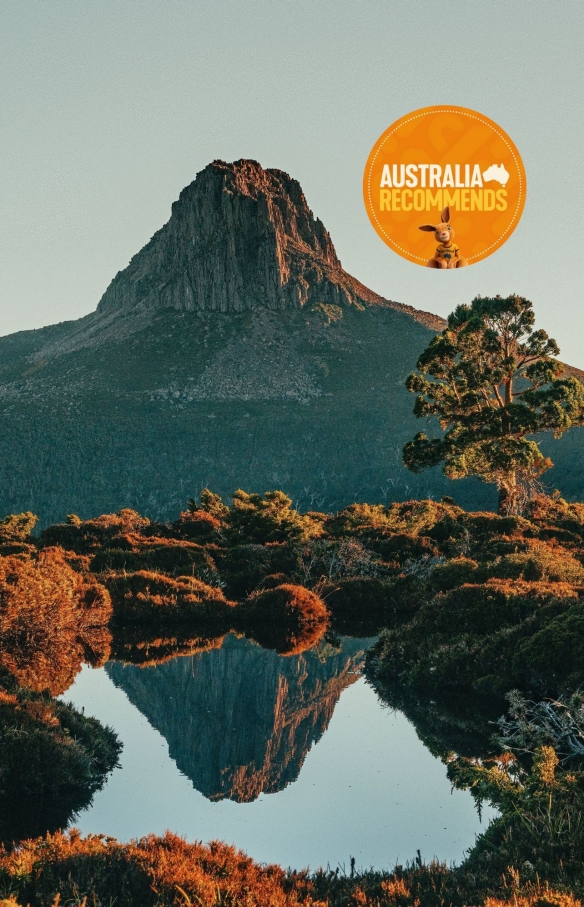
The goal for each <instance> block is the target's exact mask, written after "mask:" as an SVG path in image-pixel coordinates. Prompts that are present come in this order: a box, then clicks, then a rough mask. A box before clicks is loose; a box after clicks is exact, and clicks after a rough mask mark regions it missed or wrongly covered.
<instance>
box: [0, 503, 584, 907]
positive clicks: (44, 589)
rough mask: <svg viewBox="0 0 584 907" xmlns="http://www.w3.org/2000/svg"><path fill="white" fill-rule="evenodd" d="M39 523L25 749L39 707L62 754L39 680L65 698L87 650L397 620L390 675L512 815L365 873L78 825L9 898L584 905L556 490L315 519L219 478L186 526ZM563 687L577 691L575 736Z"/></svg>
mask: <svg viewBox="0 0 584 907" xmlns="http://www.w3.org/2000/svg"><path fill="white" fill-rule="evenodd" d="M33 528H34V517H33V516H32V515H31V514H22V515H15V516H11V517H8V518H6V519H5V520H4V521H3V522H2V523H1V524H0V633H1V636H0V666H1V667H2V668H3V669H4V671H5V672H6V678H7V680H6V683H5V684H4V687H3V690H4V692H3V694H2V695H4V696H5V697H7V699H6V702H5V704H4V705H3V706H2V708H4V709H7V710H8V711H7V712H5V713H4V718H3V720H2V724H1V727H2V729H3V730H2V733H4V734H5V736H4V737H3V738H2V747H3V748H4V747H6V746H7V745H8V744H7V743H6V740H8V738H7V737H6V733H7V729H8V728H9V727H10V726H11V725H10V721H11V720H12V718H10V717H9V716H12V715H13V714H14V713H16V712H18V714H19V718H18V721H21V722H24V721H25V722H29V723H30V722H31V721H33V718H32V717H31V716H32V715H33V713H34V715H35V716H37V718H38V720H37V718H35V719H34V720H35V721H37V724H39V722H40V724H39V727H40V731H39V730H38V728H36V725H35V733H37V732H38V734H39V735H40V736H39V737H38V739H39V740H40V739H41V738H42V734H46V733H49V731H48V730H47V728H52V730H50V734H52V735H53V738H52V740H53V745H54V748H55V747H56V748H57V750H58V747H59V746H61V744H62V740H61V736H59V735H61V730H60V727H61V723H62V722H63V721H64V718H63V717H62V716H61V713H58V711H56V709H57V706H56V704H55V703H54V700H51V699H50V698H49V697H48V696H47V695H46V694H44V695H43V696H41V695H40V693H39V692H37V693H32V692H26V693H25V692H24V691H23V690H22V687H23V686H26V687H28V688H29V690H37V691H42V690H46V691H49V692H51V693H53V695H54V694H55V693H56V692H60V691H61V690H62V689H64V688H65V686H67V685H68V684H69V683H70V682H71V680H72V678H73V676H74V674H75V672H76V671H77V670H78V669H79V666H80V664H81V662H82V661H86V662H89V663H91V664H99V663H101V662H102V661H103V660H104V659H105V658H106V657H108V655H111V656H113V657H114V658H115V659H119V660H121V661H125V662H130V663H134V664H137V665H143V666H145V665H150V664H156V663H158V662H160V661H164V660H166V659H168V658H171V657H175V656H176V655H179V654H191V653H193V652H197V651H203V650H205V649H208V648H213V647H217V646H219V645H220V644H221V641H222V638H223V636H224V634H225V633H227V632H229V631H230V630H234V631H236V632H237V633H244V634H245V635H248V636H250V637H251V638H252V639H254V640H256V641H257V642H258V643H259V644H260V645H263V646H266V647H270V648H274V649H275V650H276V651H278V652H279V653H281V654H293V653H298V652H301V651H303V650H305V649H307V648H310V647H311V646H312V645H314V644H315V643H316V642H317V641H318V640H319V639H321V638H322V636H323V634H324V633H325V632H326V631H327V630H328V629H331V630H332V631H333V632H335V631H336V632H338V631H339V630H345V631H347V630H349V632H352V631H353V632H358V633H359V634H360V635H374V634H376V633H377V632H378V631H380V630H381V631H382V632H381V634H380V637H379V641H378V642H377V644H376V645H375V646H374V647H373V649H372V650H371V651H370V654H369V656H368V660H367V668H366V671H367V675H368V678H369V680H370V681H371V682H372V683H373V684H374V685H375V687H376V689H377V690H378V692H379V693H380V695H381V696H382V697H383V698H384V699H385V700H386V701H387V702H388V703H389V704H390V705H393V706H396V707H399V708H401V709H403V710H404V711H405V712H406V714H407V715H408V717H410V718H411V720H412V721H413V722H414V723H415V725H416V728H417V730H418V733H419V734H420V736H421V737H422V739H423V740H424V742H425V743H426V744H427V745H428V746H429V747H430V748H431V750H432V751H433V752H434V753H435V754H437V755H440V756H441V757H442V758H443V759H444V761H445V762H446V763H447V765H448V772H449V775H450V777H451V779H452V781H453V783H454V784H455V785H456V786H458V787H462V788H469V789H470V790H471V791H472V792H473V795H474V796H475V797H476V798H477V800H478V801H481V800H488V801H489V802H491V803H494V804H495V805H496V806H497V807H498V809H499V811H500V817H499V818H498V819H496V820H495V821H494V822H493V823H492V824H491V825H490V827H489V828H488V829H487V831H486V832H485V833H484V834H483V835H482V836H481V837H480V838H479V839H478V841H477V843H476V845H475V847H474V848H473V849H472V851H471V852H470V853H469V855H468V857H467V859H466V860H465V862H464V863H463V864H462V865H461V866H460V867H458V868H457V869H455V870H452V869H447V868H446V867H444V866H441V865H439V864H436V863H433V864H430V865H424V864H422V862H421V861H420V860H418V861H417V862H416V863H414V864H413V865H411V866H409V867H406V868H401V869H400V868H397V869H396V870H395V871H394V872H393V873H391V874H390V873H375V872H370V873H361V874H359V873H355V872H353V873H352V874H351V875H347V876H344V875H342V874H340V873H338V872H337V873H335V872H329V871H320V872H317V873H314V874H312V875H308V874H303V873H285V872H283V871H282V870H281V869H279V868H277V867H263V866H258V865H257V864H255V863H253V861H251V860H249V859H248V858H247V857H244V856H243V855H241V854H238V853H237V852H236V851H234V850H232V849H231V848H227V847H226V846H225V845H219V844H217V845H211V846H210V847H209V848H205V847H202V846H201V845H199V844H186V843H185V842H183V841H181V840H180V839H178V838H175V837H172V836H167V837H166V838H164V839H158V838H154V837H149V838H147V839H144V840H143V841H140V842H134V843H132V844H127V845H126V844H118V843H117V842H114V841H111V840H105V839H101V838H88V839H85V840H82V839H81V838H80V837H79V836H77V835H75V834H74V835H73V836H72V837H67V836H62V835H57V836H55V837H53V838H50V839H48V840H46V841H44V842H42V841H40V840H36V841H33V842H30V843H28V844H23V845H22V846H21V847H20V848H19V849H17V850H14V851H12V852H11V853H10V854H6V855H5V856H4V857H3V858H2V861H1V863H0V884H1V885H3V886H4V889H2V888H0V894H2V893H4V894H6V896H8V895H11V894H14V895H15V897H16V900H17V903H19V904H21V905H23V907H24V905H25V904H27V903H30V904H31V907H32V905H33V904H39V905H41V904H42V905H44V904H47V905H49V904H52V903H53V900H54V898H55V897H56V895H59V897H60V899H61V903H65V902H66V901H68V900H69V901H71V902H72V903H81V902H82V900H83V898H84V897H85V896H87V897H88V901H87V903H88V904H95V905H96V907H98V905H101V904H110V903H112V902H113V899H114V898H115V899H116V900H115V903H116V904H119V905H122V907H123V905H125V904H128V905H129V904H138V903H139V904H152V905H166V904H169V905H170V904H209V905H211V904H213V905H215V904H219V903H221V904H226V905H233V907H235V905H239V904H247V905H254V904H258V905H260V904H261V905H264V904H274V905H278V904H282V905H284V904H290V905H294V904H303V905H313V907H316V905H317V904H319V905H328V907H349V905H350V907H357V905H364V907H385V905H395V907H410V905H411V907H421V905H424V907H426V905H429V907H434V905H435V907H445V905H452V907H463V905H468V904H473V905H479V904H485V907H487V905H488V907H498V905H499V904H500V903H503V902H504V903H509V902H510V903H512V904H515V905H516V907H545V905H547V907H551V905H555V907H577V902H576V901H575V900H574V898H573V897H572V895H571V894H569V892H572V893H574V894H575V895H577V896H579V897H580V896H582V894H583V893H584V877H583V875H582V869H581V865H582V859H581V855H582V853H584V821H583V819H582V815H583V811H584V770H582V764H581V759H580V751H579V749H578V746H579V744H578V745H576V744H575V745H574V747H575V748H574V752H569V753H568V754H567V755H566V754H565V753H563V751H562V749H561V746H562V741H563V740H564V738H566V735H567V736H569V735H570V734H571V735H572V738H573V739H576V737H575V736H574V735H575V734H576V731H577V729H578V728H580V724H582V726H583V727H584V715H582V716H580V711H581V709H580V705H579V700H578V699H577V696H576V699H574V696H575V695H576V694H577V691H578V688H579V687H580V686H581V685H582V684H583V683H584V643H583V642H582V640H584V505H580V504H569V503H567V502H565V501H563V500H562V499H561V498H560V497H559V496H557V495H556V496H555V497H553V498H550V497H545V496H539V497H535V498H534V499H532V501H531V502H530V503H529V506H528V507H527V508H526V509H525V511H524V514H523V515H522V516H504V515H503V516H502V515H496V514H493V513H489V512H485V513H468V512H465V511H463V510H462V509H461V508H460V507H457V506H456V505H455V504H454V502H453V501H452V500H451V499H443V500H442V501H440V502H435V501H410V502H406V503H401V504H392V505H390V506H383V505H371V504H354V505H351V506H350V507H347V508H345V509H344V510H342V511H340V512H339V513H337V514H333V515H326V514H321V513H309V514H299V513H298V512H297V511H295V510H294V509H293V507H292V504H291V501H290V499H288V498H286V496H285V495H283V494H282V493H281V492H269V493H266V494H264V495H249V494H246V493H244V492H242V491H239V492H237V493H236V495H235V496H234V500H233V503H232V505H231V506H228V505H227V504H225V503H224V502H223V501H222V500H221V499H220V498H219V497H218V496H217V495H214V494H213V493H212V492H210V491H208V490H205V491H203V493H202V494H201V497H200V500H199V501H191V502H189V508H188V509H187V510H185V511H184V512H183V513H181V514H180V516H179V517H178V519H177V520H175V521H174V522H172V523H155V522H151V521H150V520H147V519H145V518H143V517H141V516H140V515H139V514H137V513H135V512H134V511H131V510H123V511H120V513H118V514H109V515H104V516H102V517H99V518H97V519H92V520H81V519H79V518H78V517H75V516H71V517H69V519H68V521H67V523H64V524H61V525H57V526H52V527H50V528H49V529H46V530H44V532H42V533H41V534H40V536H39V537H38V538H35V537H34V536H33V535H32V530H33ZM110 634H111V636H110ZM16 683H18V684H20V685H21V686H20V687H18V686H17V685H16ZM10 684H12V687H11V688H10ZM514 689H515V690H517V691H519V692H517V693H514V694H512V708H511V712H510V714H511V717H510V718H509V719H507V723H506V724H504V726H503V725H501V727H500V728H499V734H498V736H497V731H496V728H497V725H496V722H495V719H497V718H498V717H499V716H500V715H501V714H502V712H504V711H506V710H507V709H508V704H507V702H506V699H505V697H506V696H507V697H508V698H509V694H510V691H512V690H514ZM578 695H579V694H578ZM35 696H36V697H37V698H36V699H35V698H34V697H35ZM513 696H514V697H515V698H514V699H513ZM11 697H12V698H11ZM27 697H28V698H27ZM522 697H523V698H522ZM525 697H531V698H530V699H529V703H528V701H527V699H525ZM545 697H556V699H555V700H554V701H556V706H554V708H555V709H556V712H557V714H560V712H561V715H562V721H563V724H562V734H563V737H562V739H560V736H559V734H556V736H554V734H555V731H554V728H555V727H556V725H557V723H558V722H557V721H556V713H551V712H550V711H549V708H551V706H550V707H548V706H546V705H545V703H544V698H545ZM510 701H511V700H510ZM29 703H30V704H29ZM526 703H527V704H526ZM542 703H543V704H542ZM59 708H60V705H59ZM513 709H514V711H513ZM546 709H547V711H546ZM31 710H32V711H31ZM35 710H36V711H35ZM63 715H65V713H63ZM39 716H40V717H39ZM55 716H56V717H55ZM526 716H528V718H527V717H526ZM534 716H535V717H534ZM78 718H79V716H78ZM580 718H582V721H580ZM67 720H69V721H73V720H74V717H69V718H68V719H67ZM538 721H539V722H540V725H541V727H540V725H538V724H537V722H538ZM47 722H48V723H47ZM51 722H52V723H51ZM55 722H56V723H55ZM493 722H495V723H493ZM546 722H547V723H546ZM554 722H555V724H554ZM578 722H580V724H578ZM27 726H28V725H27ZM534 728H535V730H534ZM550 729H551V730H550ZM575 729H576V730H575ZM102 730H103V729H102ZM536 730H537V734H536ZM41 732H42V733H41ZM579 732H580V731H579V730H578V733H579ZM104 733H107V732H104ZM538 734H539V736H538ZM530 735H531V736H530ZM97 737H98V732H97V731H96V738H97ZM31 739H32V738H31ZM78 739H79V735H77V737H76V741H77V740H78ZM104 739H105V738H104ZM579 739H580V738H578V740H579ZM582 739H583V740H584V737H583V738H582ZM517 741H522V742H521V745H519V743H517ZM110 744H111V746H110V749H109V750H108V752H109V759H110V761H109V762H107V761H104V760H102V762H101V763H100V765H101V769H100V771H101V774H100V773H99V772H97V773H96V777H99V778H101V779H103V777H104V774H103V772H104V771H105V770H106V768H107V766H111V764H112V763H111V759H112V758H113V755H114V749H115V746H116V745H117V743H116V742H115V738H114V739H113V740H112V741H110ZM23 745H24V744H23ZM35 745H36V744H35ZM63 745H64V744H63ZM31 746H32V744H31ZM112 747H113V749H112ZM6 751H7V752H10V750H6ZM33 751H34V750H33V749H31V752H33ZM81 751H82V752H81V756H80V757H79V758H82V757H83V758H85V757H87V758H89V757H90V756H91V752H90V750H89V749H88V750H87V751H86V752H85V755H83V753H84V751H83V746H81ZM58 752H60V750H58ZM581 755H582V756H584V744H583V747H582V754H581ZM115 756H117V750H115ZM25 760H26V757H25V756H23V757H22V761H23V762H24V761H25ZM579 760H580V761H579ZM54 761H55V764H57V766H59V765H60V764H61V763H59V760H58V759H57V758H55V760H54ZM114 761H115V760H114ZM15 764H16V763H15ZM65 764H66V762H62V765H65ZM59 771H60V768H59V767H57V768H56V769H55V777H56V778H59V777H61V776H60V775H59ZM47 772H48V773H49V774H50V771H49V769H47ZM25 774H26V773H24V774H23V778H21V779H20V780H19V781H18V782H17V783H16V782H15V788H14V789H15V790H17V789H19V785H20V789H23V788H22V785H23V783H24V775H25ZM33 774H36V775H38V776H39V777H41V775H42V772H41V770H40V769H39V768H35V770H34V773H33ZM47 777H48V775H47ZM88 790H89V788H86V789H85V795H87V791H88ZM89 796H90V794H89ZM69 812H70V811H69ZM46 827H47V828H49V827H51V826H49V824H47V826H46ZM52 827H53V828H54V827H57V826H55V825H53V826H52ZM5 838H6V835H5ZM31 867H34V871H33V869H31ZM546 886H551V887H550V888H548V887H546ZM75 899H77V900H75Z"/></svg>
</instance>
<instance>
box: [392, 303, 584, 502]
mask: <svg viewBox="0 0 584 907" xmlns="http://www.w3.org/2000/svg"><path fill="white" fill-rule="evenodd" d="M534 321H535V318H534V313H533V306H532V303H531V302H529V300H528V299H525V298H524V297H522V296H509V297H507V298H505V299H503V298H502V297H501V296H495V297H494V298H491V299H488V298H486V299H484V298H482V297H480V296H477V298H476V299H474V300H473V301H472V303H471V305H470V306H469V305H460V306H458V307H457V308H456V309H455V311H454V312H453V313H452V314H451V315H450V316H449V318H448V323H447V326H446V328H445V329H444V330H443V331H442V333H440V334H437V335H436V336H435V337H434V338H433V339H432V341H431V342H430V344H429V345H428V347H427V348H426V349H425V350H424V352H423V353H422V355H421V356H420V358H419V360H418V363H417V369H418V370H417V372H414V374H412V375H410V376H409V377H408V379H407V381H406V387H407V388H408V390H410V391H412V392H413V393H416V394H418V397H417V399H416V403H415V406H414V413H415V415H416V416H418V417H420V418H424V417H425V418H431V417H437V419H438V422H439V424H440V427H441V429H442V432H443V434H442V436H441V437H438V438H428V437H427V435H426V434H424V433H423V432H421V433H419V434H417V435H416V437H415V438H414V439H413V441H409V442H408V443H407V444H406V445H405V447H404V449H403V462H404V464H405V465H406V466H407V467H408V469H411V470H412V471H413V472H420V471H421V470H423V469H426V468H428V467H431V466H436V465H438V464H440V463H441V464H443V472H444V473H445V475H447V476H448V477H449V478H451V479H460V478H464V477H466V476H478V477H479V478H481V479H483V480H484V481H486V482H492V483H495V484H496V485H497V487H498V489H499V512H500V513H507V514H510V513H519V512H521V509H522V507H523V505H524V503H525V500H526V496H528V495H529V492H530V489H532V488H533V487H534V485H535V483H536V481H537V479H538V478H539V477H540V476H541V475H542V473H543V472H545V470H546V469H549V467H550V466H552V465H553V464H552V462H551V460H550V459H549V458H547V457H545V456H544V455H543V454H542V452H541V450H540V448H539V444H538V442H537V440H536V439H535V438H534V435H537V434H539V433H540V432H552V433H553V435H554V437H556V438H559V437H560V436H561V435H562V434H563V432H565V431H567V430H568V429H569V428H571V427H572V426H574V425H582V424H584V385H583V384H582V383H581V382H580V381H579V380H578V379H577V378H574V377H571V376H569V375H567V374H566V372H565V366H563V365H562V363H561V362H558V361H557V359H556V358H555V357H556V356H557V355H558V353H559V348H558V345H557V343H556V342H555V340H552V339H551V338H550V337H548V335H547V333H546V332H545V331H543V330H537V331H536V330H534Z"/></svg>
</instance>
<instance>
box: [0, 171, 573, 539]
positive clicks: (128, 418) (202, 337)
mask: <svg viewBox="0 0 584 907" xmlns="http://www.w3.org/2000/svg"><path fill="white" fill-rule="evenodd" d="M443 325H444V322H443V320H442V319H440V318H438V317H437V316H435V315H432V314H430V313H426V312H420V311H417V310H415V309H413V308H411V307H409V306H406V305H402V304H400V303H397V302H394V301H391V300H388V299H383V298H382V297H380V296H378V295H377V294H375V293H373V292H372V291H371V290H369V289H367V288H366V287H365V286H363V284H361V283H360V282H359V281H358V280H356V279H355V278H354V277H352V276H351V275H349V274H347V272H346V271H344V270H343V268H342V266H341V263H340V261H339V259H338V257H337V254H336V252H335V248H334V245H333V243H332V240H331V238H330V236H329V234H328V231H327V230H326V229H325V227H324V226H323V224H322V223H321V221H320V220H318V218H315V217H314V216H313V214H312V211H311V210H310V208H309V207H308V204H307V201H306V199H305V197H304V194H303V192H302V189H301V187H300V185H299V184H298V182H297V181H296V180H294V179H292V178H291V177H290V176H288V175H287V174H286V173H283V172H282V171H280V170H264V169H263V168H262V167H261V166H260V165H259V164H258V163H256V162H255V161H248V160H240V161H237V162H235V163H231V164H227V163H224V162H223V161H215V162H214V163H212V164H210V165H209V166H208V167H206V168H205V169H204V170H202V171H201V173H199V174H198V176H197V178H196V179H195V180H194V182H193V183H191V184H190V185H189V186H187V187H186V188H185V189H184V190H183V191H182V192H181V194H180V197H179V199H178V200H177V201H176V202H175V203H174V205H173V206H172V212H171V217H170V219H169V221H168V222H167V223H166V224H165V225H164V226H163V227H162V228H161V229H160V230H159V231H158V232H157V233H155V235H154V236H153V237H152V239H151V240H150V242H149V243H147V245H146V246H145V247H144V248H143V249H142V250H141V251H140V252H138V253H137V254H136V255H135V256H134V257H133V258H132V260H131V261H130V263H129V265H128V266H127V267H126V268H125V269H124V270H123V271H120V272H119V273H118V274H117V275H116V276H115V277H114V279H113V280H112V282H111V284H110V286H109V287H108V288H107V290H106V292H105V293H104V295H103V297H102V299H101V301H100V302H99V305H98V306H97V309H96V311H95V312H93V313H92V314H90V315H87V316H85V317H84V318H80V319H79V320H77V321H71V322H64V323H61V324H57V325H53V326H50V327H46V328H42V329H40V330H36V331H24V332H20V333H18V334H12V335H10V336H8V337H4V338H0V420H1V430H2V459H1V461H0V493H1V495H2V504H1V509H2V510H3V511H4V512H9V511H22V510H33V511H35V512H37V513H38V514H39V515H40V517H41V521H42V523H44V524H46V523H47V522H52V521H55V520H60V519H63V518H64V517H65V516H66V515H67V513H70V512H72V511H75V512H78V513H79V515H80V516H82V517H89V516H93V515H95V514H98V513H103V512H104V511H107V510H118V509H119V508H121V507H128V506H130V507H135V508H136V509H139V510H141V511H142V512H144V513H146V514H148V515H149V516H152V517H156V518H166V517H168V516H171V515H173V514H174V513H176V511H177V510H178V509H179V508H180V507H181V506H184V502H185V500H186V498H187V497H192V496H196V495H197V493H198V491H199V490H200V489H201V488H202V487H204V486H205V485H207V486H210V487H211V488H213V490H215V491H217V492H219V493H221V494H224V495H229V494H230V493H232V492H233V491H234V490H235V489H236V488H238V487H243V488H245V489H246V490H248V491H260V492H263V491H265V490H268V489H271V488H281V489H282V490H284V491H286V492H287V493H288V494H289V495H290V496H291V497H292V498H293V500H294V502H295V504H296V505H297V506H299V507H304V508H315V507H318V508H327V509H336V508H338V507H341V506H343V505H345V504H347V503H350V502H351V501H354V500H371V501H391V500H399V499H404V498H408V497H413V496H416V497H424V496H427V495H431V496H439V495H443V494H450V495H452V494H454V496H455V497H456V499H457V500H459V501H460V502H461V503H463V504H465V505H472V506H475V507H476V506H488V505H489V503H491V498H490V492H489V491H488V490H487V489H486V488H485V487H484V486H481V485H480V484H478V483H476V482H464V483H463V482H459V483H456V484H454V483H452V482H449V481H448V480H446V479H445V478H444V477H443V476H441V474H440V473H439V472H437V471H433V472H430V473H427V474H424V475H422V476H419V477H417V476H412V475H411V474H410V473H408V472H407V471H406V470H405V469H404V467H403V466H402V464H401V448H402V446H403V444H404V442H405V441H406V440H408V439H409V438H411V437H412V435H413V434H414V433H415V432H416V431H419V430H420V428H421V427H422V426H421V425H420V423H419V422H418V421H417V420H416V419H415V418H414V417H413V415H412V405H413V398H412V397H411V395H410V394H408V392H407V391H406V389H405V387H404V380H405V377H406V376H407V375H408V373H409V372H410V371H411V370H412V369H413V368H414V366H415V363H416V360H417V358H418V356H419V354H420V352H421V351H422V350H423V349H424V347H425V346H426V345H427V343H428V341H429V339H430V338H431V336H432V333H433V332H435V331H438V330H441V329H442V327H443ZM583 438H584V436H583V434H582V431H581V430H576V431H573V432H571V433H570V435H568V436H567V437H566V438H564V439H562V441H560V442H553V441H549V442H546V445H545V447H546V453H551V455H552V457H553V459H554V462H555V463H556V467H557V468H556V469H555V470H554V471H553V472H552V473H550V477H551V481H552V482H554V483H555V484H556V485H558V486H559V487H560V488H561V489H562V491H563V492H564V493H565V494H566V495H568V496H570V495H572V496H576V495H578V494H581V492H582V489H581V488H580V487H579V486H580V479H579V476H578V469H577V465H576V464H577V456H578V453H579V450H580V448H581V446H582V444H583Z"/></svg>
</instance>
